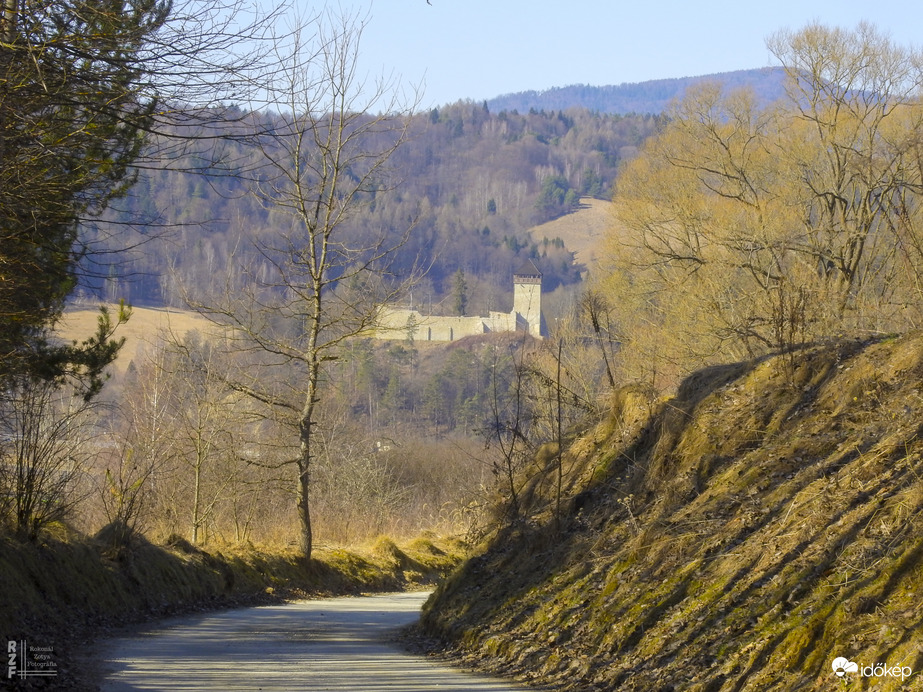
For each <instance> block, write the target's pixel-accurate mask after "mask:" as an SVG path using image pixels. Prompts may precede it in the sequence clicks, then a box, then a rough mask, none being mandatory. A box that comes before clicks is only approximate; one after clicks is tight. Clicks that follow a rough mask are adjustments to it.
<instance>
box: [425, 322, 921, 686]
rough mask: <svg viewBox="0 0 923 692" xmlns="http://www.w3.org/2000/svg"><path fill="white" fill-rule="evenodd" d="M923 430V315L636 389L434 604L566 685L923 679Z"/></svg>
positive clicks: (486, 652) (509, 660) (469, 644)
mask: <svg viewBox="0 0 923 692" xmlns="http://www.w3.org/2000/svg"><path fill="white" fill-rule="evenodd" d="M921 433H923V335H920V334H914V335H908V336H905V337H901V338H888V339H878V340H874V341H867V342H849V343H838V344H833V345H826V346H820V347H813V348H809V349H805V350H803V351H801V352H798V353H796V354H789V355H785V356H779V357H774V358H767V359H763V360H760V361H755V362H749V363H740V364H735V365H730V366H726V367H715V368H710V369H707V370H704V371H702V372H699V373H697V374H695V375H693V376H692V377H690V378H689V379H688V380H686V382H685V383H684V384H683V386H682V387H681V388H680V390H679V392H678V394H677V395H676V396H675V397H673V398H671V399H669V400H660V401H650V400H648V399H646V398H645V397H644V396H643V395H642V393H640V392H638V391H632V390H625V391H623V392H621V393H620V394H619V395H618V396H616V397H615V403H614V405H613V410H612V413H611V416H610V417H609V418H608V419H607V420H605V421H602V422H601V423H600V424H599V425H598V426H596V428H595V429H593V430H590V431H587V432H586V433H585V434H584V435H582V436H581V437H580V438H579V439H576V440H575V441H574V442H573V443H572V444H571V445H570V448H569V450H568V451H567V453H566V454H565V456H564V465H565V470H566V471H567V472H568V473H567V483H566V484H565V490H566V492H565V498H564V500H565V502H564V507H565V508H566V511H565V512H564V514H563V516H562V517H560V518H559V521H558V522H556V521H555V519H554V517H553V515H552V509H551V508H553V507H554V502H553V501H552V500H553V488H554V483H551V482H544V480H543V475H542V473H541V470H540V469H533V472H534V473H535V476H534V477H533V488H534V494H533V499H534V503H533V506H532V511H533V516H532V517H531V518H530V519H529V520H528V521H523V522H520V523H518V524H516V525H515V526H513V527H512V528H510V529H508V530H506V531H504V532H503V533H502V534H501V535H499V536H497V537H495V538H494V539H493V540H492V541H491V542H490V543H489V544H487V545H486V546H485V547H484V549H483V551H482V552H481V554H480V555H478V556H477V557H475V558H472V559H471V560H469V561H468V562H467V563H466V564H465V565H464V566H463V568H462V569H461V570H460V571H458V572H457V573H456V574H455V575H454V577H452V578H451V579H450V580H449V581H448V582H447V583H446V584H445V585H444V586H443V587H442V588H441V589H440V590H439V592H438V594H437V598H436V600H435V601H434V603H433V604H432V606H431V607H430V608H429V610H428V612H427V613H426V615H425V619H424V620H425V626H426V628H427V629H428V631H429V632H430V633H433V634H436V635H438V636H440V637H442V638H444V639H445V640H448V641H451V642H453V643H454V645H456V646H458V647H461V648H462V649H463V650H464V651H466V652H468V653H469V654H470V655H475V656H482V657H487V658H492V659H493V660H499V661H501V663H500V664H499V665H501V666H503V667H506V668H508V669H510V670H516V671H519V672H520V673H522V674H524V675H526V676H527V677H532V678H538V679H541V680H544V681H553V682H556V683H557V684H558V685H559V686H560V687H559V689H567V690H582V691H589V690H614V689H618V690H639V691H640V690H645V691H650V690H700V691H704V690H785V691H789V690H797V689H805V690H828V689H837V688H838V686H842V685H843V684H848V685H849V689H876V690H892V689H894V690H897V689H900V690H911V689H923V599H921V598H920V594H921V593H923V511H921V510H923V435H921ZM551 456H554V455H551ZM545 471H546V472H548V471H550V469H546V470H545ZM838 659H840V661H839V663H840V668H839V670H838V671H837V670H835V665H834V661H837V660H838ZM843 659H845V660H846V661H848V662H851V663H852V664H855V665H849V666H847V665H846V664H845V663H844V662H843ZM844 666H845V667H844ZM837 672H840V673H841V674H842V675H837Z"/></svg>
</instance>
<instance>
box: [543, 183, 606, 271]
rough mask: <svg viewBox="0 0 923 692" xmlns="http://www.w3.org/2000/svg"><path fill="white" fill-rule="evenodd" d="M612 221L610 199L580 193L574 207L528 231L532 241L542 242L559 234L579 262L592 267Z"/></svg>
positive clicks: (557, 236) (558, 236)
mask: <svg viewBox="0 0 923 692" xmlns="http://www.w3.org/2000/svg"><path fill="white" fill-rule="evenodd" d="M612 223H613V219H612V202H606V201H604V200H601V199H593V198H592V197H583V198H581V200H580V207H579V208H578V209H577V210H576V211H574V212H572V213H570V214H565V215H564V216H561V217H559V218H557V219H554V220H552V221H549V222H547V223H543V224H541V225H540V226H535V227H533V228H532V229H530V230H529V233H530V234H531V235H532V241H533V242H535V243H541V242H542V240H543V239H545V238H548V239H549V240H554V239H555V238H560V239H561V240H563V241H564V246H565V247H566V248H567V249H568V250H570V251H571V252H573V253H574V257H575V259H576V261H577V263H578V264H583V265H585V266H586V267H588V268H592V267H594V266H595V265H596V261H597V258H598V252H599V249H600V246H601V244H602V241H603V238H604V236H605V234H606V233H607V231H608V230H609V229H610V228H611V226H612Z"/></svg>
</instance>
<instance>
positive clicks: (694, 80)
mask: <svg viewBox="0 0 923 692" xmlns="http://www.w3.org/2000/svg"><path fill="white" fill-rule="evenodd" d="M784 81H785V72H784V71H783V70H782V68H781V67H771V68H770V67H767V68H762V69H757V70H737V71H735V72H723V73H720V74H711V75H704V76H701V77H681V78H677V79H657V80H653V81H649V82H640V83H635V84H618V85H609V86H588V85H586V84H573V85H570V86H564V87H555V88H553V89H547V90H545V91H521V92H518V93H515V94H505V95H503V96H498V97H496V98H493V99H490V100H488V101H487V106H488V108H490V109H491V110H496V111H500V110H518V111H520V112H527V111H529V110H546V111H547V110H560V109H567V108H586V109H588V110H591V111H595V112H598V113H619V114H623V115H625V114H628V113H663V112H664V111H665V110H666V109H667V107H668V106H669V105H670V102H671V101H674V100H676V99H679V98H681V97H682V95H683V94H684V93H685V92H686V90H687V89H688V88H689V87H690V86H693V85H694V84H699V83H702V82H720V83H721V84H723V85H724V86H725V88H727V89H737V88H741V87H749V88H751V89H753V91H754V92H755V93H756V95H757V98H758V99H759V100H760V101H761V102H762V103H771V102H772V101H775V100H777V99H778V98H780V97H781V96H782V95H783V93H784V92H783V84H784Z"/></svg>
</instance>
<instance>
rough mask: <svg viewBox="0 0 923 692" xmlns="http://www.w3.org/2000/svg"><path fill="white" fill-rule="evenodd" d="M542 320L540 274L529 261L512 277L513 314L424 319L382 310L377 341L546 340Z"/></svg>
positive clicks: (408, 312)
mask: <svg viewBox="0 0 923 692" xmlns="http://www.w3.org/2000/svg"><path fill="white" fill-rule="evenodd" d="M545 331H546V330H545V325H544V320H543V318H542V273H541V272H540V271H539V270H538V268H537V267H536V266H535V264H534V263H533V262H532V261H531V260H529V261H527V262H526V263H525V264H524V265H523V266H522V267H521V268H520V269H519V271H517V272H515V273H514V274H513V310H512V312H495V311H491V312H490V313H489V314H488V315H487V316H486V317H467V316H459V317H452V316H438V315H423V314H422V313H420V312H419V311H418V310H414V309H413V308H391V307H383V308H382V309H381V312H380V313H379V315H378V321H377V328H376V330H375V337H376V338H378V339H414V340H417V341H454V340H455V339H461V338H462V337H465V336H472V335H474V334H487V333H489V332H525V333H527V334H531V335H532V336H534V337H536V338H538V339H541V338H542V337H543V336H545Z"/></svg>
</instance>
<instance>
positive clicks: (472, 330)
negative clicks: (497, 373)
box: [374, 308, 529, 341]
mask: <svg viewBox="0 0 923 692" xmlns="http://www.w3.org/2000/svg"><path fill="white" fill-rule="evenodd" d="M528 327H529V325H528V323H527V322H526V321H525V320H524V319H523V318H522V316H521V315H519V314H518V313H516V312H515V311H514V312H491V313H490V314H489V315H488V316H487V317H457V316H434V315H423V314H422V313H420V312H419V311H418V310H413V309H409V308H383V309H382V310H381V312H380V313H379V316H378V322H377V328H376V329H375V332H374V337H375V338H377V339H394V340H406V339H408V338H410V335H411V333H412V334H413V339H414V341H455V340H456V339H461V338H463V337H466V336H473V335H475V334H486V333H488V332H515V331H529V328H528Z"/></svg>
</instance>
